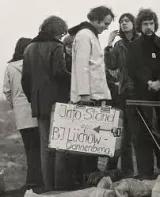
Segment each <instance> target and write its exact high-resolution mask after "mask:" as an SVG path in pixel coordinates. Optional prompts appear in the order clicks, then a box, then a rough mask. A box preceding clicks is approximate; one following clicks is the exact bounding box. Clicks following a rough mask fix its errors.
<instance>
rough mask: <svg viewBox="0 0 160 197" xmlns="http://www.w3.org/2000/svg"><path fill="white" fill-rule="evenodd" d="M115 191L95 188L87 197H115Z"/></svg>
mask: <svg viewBox="0 0 160 197" xmlns="http://www.w3.org/2000/svg"><path fill="white" fill-rule="evenodd" d="M115 196H116V194H115V191H114V190H108V189H104V188H98V187H97V188H96V189H95V190H94V191H92V192H91V193H90V195H89V197H115Z"/></svg>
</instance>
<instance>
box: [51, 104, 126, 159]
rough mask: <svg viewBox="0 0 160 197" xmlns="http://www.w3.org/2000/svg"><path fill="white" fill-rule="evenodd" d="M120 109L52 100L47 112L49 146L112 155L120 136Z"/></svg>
mask: <svg viewBox="0 0 160 197" xmlns="http://www.w3.org/2000/svg"><path fill="white" fill-rule="evenodd" d="M119 120H120V111H119V110H116V109H113V108H111V107H110V106H107V107H105V108H101V107H89V106H78V105H73V104H64V103H56V105H55V108H54V110H52V115H51V125H50V137H49V148H55V149H61V150H67V151H77V152H82V153H90V154H98V155H108V156H110V157H113V156H114V152H115V147H116V144H117V142H118V141H119V140H120V138H121V134H122V122H121V121H119Z"/></svg>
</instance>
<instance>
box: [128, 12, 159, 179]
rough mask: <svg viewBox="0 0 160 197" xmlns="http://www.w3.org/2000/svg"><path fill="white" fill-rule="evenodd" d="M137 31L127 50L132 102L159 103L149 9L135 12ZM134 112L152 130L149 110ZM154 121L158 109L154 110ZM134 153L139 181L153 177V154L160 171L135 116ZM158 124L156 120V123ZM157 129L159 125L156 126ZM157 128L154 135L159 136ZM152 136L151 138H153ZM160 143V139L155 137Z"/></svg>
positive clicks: (155, 44)
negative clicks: (135, 100) (139, 34)
mask: <svg viewBox="0 0 160 197" xmlns="http://www.w3.org/2000/svg"><path fill="white" fill-rule="evenodd" d="M136 27H137V31H138V32H140V33H141V36H140V37H139V38H138V39H137V40H136V41H134V42H133V43H132V44H131V46H130V48H129V55H128V60H127V66H128V72H129V75H130V77H131V78H132V80H133V82H134V88H135V99H137V100H148V101H159V99H160V38H159V37H158V36H157V35H156V34H155V32H156V31H157V29H158V18H157V15H156V13H155V12H153V11H152V10H151V9H142V10H140V11H139V13H138V15H137V19H136ZM138 109H139V110H140V111H141V113H142V114H143V117H144V119H145V121H146V122H147V124H148V126H149V128H151V129H152V119H153V108H151V107H149V106H141V107H138ZM155 110H156V114H157V118H158V119H159V118H160V113H159V109H158V108H157V109H156V108H155ZM134 121H135V122H134V126H135V127H136V129H135V139H134V145H135V152H136V157H137V167H138V173H139V177H140V178H153V175H154V154H153V152H155V154H156V156H157V166H158V168H160V150H158V148H157V146H156V145H155V143H154V141H153V139H152V137H151V136H150V134H149V132H148V130H147V129H146V126H145V125H144V123H143V122H142V120H141V118H140V117H139V116H138V113H135V116H134ZM158 123H160V121H159V120H158ZM158 126H160V125H158ZM159 129H160V127H159V128H158V130H157V135H156V136H158V135H159V134H160V130H159ZM156 136H155V137H156ZM156 139H157V141H158V142H159V144H160V139H159V138H158V137H156Z"/></svg>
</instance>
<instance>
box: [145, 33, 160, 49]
mask: <svg viewBox="0 0 160 197" xmlns="http://www.w3.org/2000/svg"><path fill="white" fill-rule="evenodd" d="M149 39H150V40H151V41H153V43H154V44H155V46H157V47H158V48H159V49H160V37H158V36H157V35H156V34H153V35H152V36H145V35H144V34H142V35H141V40H142V42H143V41H146V40H149Z"/></svg>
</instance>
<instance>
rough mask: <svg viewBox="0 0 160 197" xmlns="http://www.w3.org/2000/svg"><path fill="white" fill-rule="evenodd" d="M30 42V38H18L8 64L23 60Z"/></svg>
mask: <svg viewBox="0 0 160 197" xmlns="http://www.w3.org/2000/svg"><path fill="white" fill-rule="evenodd" d="M30 42H31V39H30V38H20V39H19V40H18V41H17V43H16V47H15V50H14V54H13V57H12V59H11V60H10V61H9V62H14V61H18V60H21V59H23V53H24V50H25V48H26V47H27V46H28V45H29V44H30Z"/></svg>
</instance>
